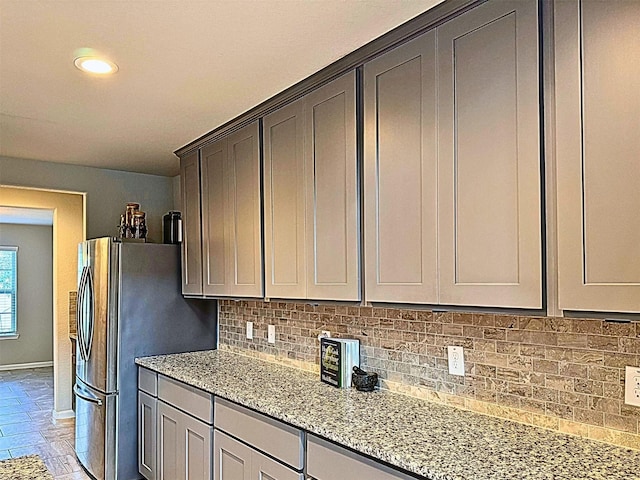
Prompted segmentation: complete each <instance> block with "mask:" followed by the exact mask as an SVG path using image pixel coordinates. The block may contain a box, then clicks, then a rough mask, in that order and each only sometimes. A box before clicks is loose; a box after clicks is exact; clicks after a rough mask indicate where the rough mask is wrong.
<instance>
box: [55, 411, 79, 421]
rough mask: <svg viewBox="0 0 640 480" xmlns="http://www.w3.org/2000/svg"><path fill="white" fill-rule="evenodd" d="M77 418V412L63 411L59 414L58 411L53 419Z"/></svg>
mask: <svg viewBox="0 0 640 480" xmlns="http://www.w3.org/2000/svg"><path fill="white" fill-rule="evenodd" d="M75 416H76V412H74V411H73V410H62V411H61V412H58V411H56V410H54V411H53V418H55V419H56V420H63V419H65V418H73V417H75Z"/></svg>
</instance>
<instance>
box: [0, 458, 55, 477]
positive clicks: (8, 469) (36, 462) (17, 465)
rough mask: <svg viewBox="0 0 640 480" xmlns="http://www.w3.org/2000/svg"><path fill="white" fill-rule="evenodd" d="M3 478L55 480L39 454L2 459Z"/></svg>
mask: <svg viewBox="0 0 640 480" xmlns="http://www.w3.org/2000/svg"><path fill="white" fill-rule="evenodd" d="M0 479H1V480H53V476H51V474H50V473H49V470H47V467H45V465H44V462H43V461H42V460H41V459H40V457H38V456H37V455H27V456H26V457H18V458H10V459H8V460H2V461H0Z"/></svg>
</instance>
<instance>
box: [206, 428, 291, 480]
mask: <svg viewBox="0 0 640 480" xmlns="http://www.w3.org/2000/svg"><path fill="white" fill-rule="evenodd" d="M213 445H214V447H213V448H214V463H215V465H216V467H215V473H214V480H267V479H268V480H302V479H303V475H302V473H299V472H296V471H295V470H292V469H291V468H289V467H286V466H284V465H282V464H281V463H278V462H277V461H275V460H273V459H271V458H269V457H267V456H265V455H263V454H261V453H260V452H258V451H257V450H254V449H253V448H251V447H248V446H247V445H245V444H244V443H241V442H239V441H238V440H236V439H234V438H232V437H230V436H228V435H225V434H224V433H222V432H220V431H219V430H216V431H215V433H214V441H213Z"/></svg>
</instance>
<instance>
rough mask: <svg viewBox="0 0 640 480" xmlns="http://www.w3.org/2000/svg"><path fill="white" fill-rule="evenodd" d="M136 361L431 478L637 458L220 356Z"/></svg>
mask: <svg viewBox="0 0 640 480" xmlns="http://www.w3.org/2000/svg"><path fill="white" fill-rule="evenodd" d="M136 363H138V364H139V365H142V366H144V367H147V368H149V369H151V370H155V371H157V372H159V373H161V374H163V375H167V376H169V377H172V378H175V379H176V380H180V381H182V382H185V383H188V384H190V385H193V386H195V387H198V388H201V389H202V390H205V391H207V392H210V393H213V394H214V395H218V396H220V397H223V398H226V399H228V400H231V401H233V402H237V403H239V404H241V405H244V406H247V407H249V408H253V409H255V410H257V411H259V412H263V413H265V414H267V415H271V416H272V417H275V418H277V419H279V420H282V421H285V422H287V423H290V424H291V425H294V426H297V427H300V428H303V429H305V430H307V431H308V432H311V433H314V434H317V435H319V436H321V437H324V438H327V439H329V440H333V441H335V442H337V443H339V444H342V445H345V446H347V447H350V448H352V449H354V450H356V451H359V452H362V453H365V454H367V455H370V456H372V457H375V458H378V459H380V460H383V461H385V462H388V463H389V464H391V465H395V466H397V467H400V468H402V469H405V470H407V471H409V472H413V473H415V474H418V475H420V476H424V477H426V478H428V479H433V480H526V479H535V480H545V479H548V480H552V479H553V480H576V479H581V480H605V479H606V480H614V479H620V480H633V479H640V451H636V450H627V449H624V448H620V447H615V446H611V445H607V444H604V443H600V442H595V441H592V440H587V439H583V438H580V437H574V436H570V435H564V434H560V433H556V432H552V431H549V430H544V429H540V428H536V427H531V426H528V425H522V424H519V423H515V422H510V421H508V420H501V419H498V418H493V417H489V416H485V415H480V414H476V413H472V412H468V411H465V410H460V409H456V408H453V407H448V406H445V405H440V404H436V403H430V402H427V401H423V400H419V399H415V398H412V397H406V396H403V395H398V394H394V393H391V392H386V391H376V392H369V393H366V392H358V391H356V390H354V389H347V390H339V389H336V388H333V387H330V386H328V385H325V384H323V383H321V382H320V381H319V379H318V378H317V376H316V375H314V374H310V373H308V372H303V371H300V370H295V369H292V368H289V367H286V366H282V365H278V364H273V363H268V362H264V361H261V360H257V359H253V358H249V357H244V356H241V355H236V354H233V353H229V352H224V351H206V352H192V353H184V354H176V355H163V356H157V357H147V358H142V359H137V360H136Z"/></svg>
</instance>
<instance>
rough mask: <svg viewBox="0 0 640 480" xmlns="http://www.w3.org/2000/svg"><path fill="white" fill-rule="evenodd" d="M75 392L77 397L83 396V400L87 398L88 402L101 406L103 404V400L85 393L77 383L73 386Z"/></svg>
mask: <svg viewBox="0 0 640 480" xmlns="http://www.w3.org/2000/svg"><path fill="white" fill-rule="evenodd" d="M73 393H74V394H75V396H76V397H78V398H81V399H82V400H86V401H87V402H90V403H95V404H96V405H98V406H99V407H101V406H102V400H100V399H99V398H98V397H94V396H93V395H90V394H87V393H83V392H82V391H81V390H80V387H78V384H77V383H76V384H75V385H74V386H73Z"/></svg>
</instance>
